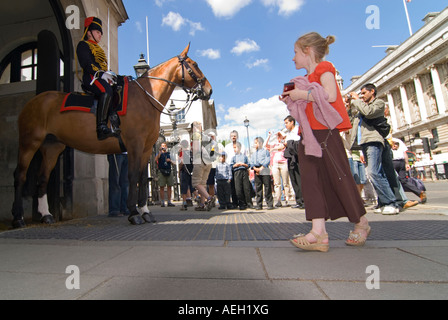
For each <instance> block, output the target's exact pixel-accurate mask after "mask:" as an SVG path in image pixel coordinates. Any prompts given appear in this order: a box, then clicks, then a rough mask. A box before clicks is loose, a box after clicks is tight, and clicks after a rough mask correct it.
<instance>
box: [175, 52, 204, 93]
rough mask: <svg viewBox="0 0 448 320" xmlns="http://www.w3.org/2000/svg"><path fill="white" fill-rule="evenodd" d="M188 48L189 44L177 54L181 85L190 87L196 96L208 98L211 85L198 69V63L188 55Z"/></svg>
mask: <svg viewBox="0 0 448 320" xmlns="http://www.w3.org/2000/svg"><path fill="white" fill-rule="evenodd" d="M189 50H190V44H188V46H187V47H186V48H185V49H184V51H183V52H182V53H181V54H180V55H178V56H177V58H178V59H179V64H180V70H179V72H180V74H179V75H180V76H181V77H182V86H183V87H184V88H188V89H190V90H191V93H193V95H194V96H195V97H196V98H198V99H201V100H208V99H210V97H211V95H212V92H213V90H212V86H211V84H210V82H208V80H207V78H206V77H205V76H204V74H203V73H202V71H201V69H199V66H198V64H197V63H196V62H195V61H193V60H192V59H191V58H190V57H188V51H189Z"/></svg>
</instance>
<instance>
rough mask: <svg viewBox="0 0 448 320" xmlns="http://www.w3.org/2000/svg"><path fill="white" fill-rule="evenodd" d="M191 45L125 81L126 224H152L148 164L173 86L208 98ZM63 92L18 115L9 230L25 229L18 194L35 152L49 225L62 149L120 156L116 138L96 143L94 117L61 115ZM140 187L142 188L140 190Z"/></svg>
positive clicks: (208, 90)
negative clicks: (50, 189)
mask: <svg viewBox="0 0 448 320" xmlns="http://www.w3.org/2000/svg"><path fill="white" fill-rule="evenodd" d="M189 48H190V45H188V46H187V47H186V48H185V50H184V51H183V52H182V53H181V54H180V55H179V56H177V57H174V58H172V59H170V60H168V61H166V62H164V63H162V64H160V65H158V66H156V67H154V68H153V69H151V70H149V71H148V72H147V74H145V75H143V76H142V77H140V78H139V79H137V80H136V81H132V82H130V83H129V88H128V108H127V114H126V115H124V116H122V117H121V137H122V140H123V143H124V145H125V147H126V149H127V151H128V160H129V197H128V203H127V206H128V208H129V211H130V212H131V214H130V216H129V218H128V219H129V222H131V223H132V224H142V223H145V221H146V222H154V220H153V219H154V218H153V217H152V215H151V213H150V212H149V210H148V208H147V206H146V202H147V198H148V195H147V190H146V188H145V187H143V186H145V185H146V183H147V180H146V177H147V164H148V162H149V159H150V156H151V153H152V150H153V145H154V143H155V142H156V141H157V138H158V136H159V130H160V114H161V112H162V111H163V106H165V105H166V104H167V102H168V100H169V98H170V96H171V94H172V93H173V90H174V88H175V87H176V86H178V87H182V88H183V89H184V90H186V91H188V92H190V93H193V95H194V96H195V97H196V98H200V99H202V100H208V99H209V98H210V96H211V94H212V87H211V85H210V83H209V82H208V80H207V79H206V78H205V76H204V75H203V73H202V71H201V70H200V69H199V68H198V65H197V64H196V62H194V61H193V60H191V59H190V58H189V57H188V56H187V54H188V51H189ZM65 95H66V94H65V93H62V92H57V91H48V92H44V93H42V94H40V95H38V96H36V97H35V98H33V99H32V100H31V101H30V102H28V103H27V104H26V106H25V108H24V109H23V111H22V112H21V114H20V116H19V120H18V125H19V154H18V163H17V168H16V170H15V172H14V188H15V198H14V204H13V208H12V214H13V217H14V218H13V223H12V225H13V227H14V228H21V227H24V226H25V222H24V219H23V199H22V192H23V188H24V184H25V182H26V175H27V170H28V167H29V166H30V162H31V160H32V159H33V157H34V154H35V153H36V152H37V151H38V150H40V151H41V153H42V166H41V168H40V171H39V173H38V174H39V180H38V181H39V184H38V199H39V201H38V211H39V213H40V214H41V215H42V222H43V223H49V224H50V223H53V222H54V219H53V217H52V215H51V214H50V212H49V210H48V203H47V184H48V179H49V176H50V173H51V171H52V170H53V168H54V166H55V165H56V162H57V159H58V157H59V155H60V153H61V152H62V151H63V150H64V149H65V148H66V146H69V147H72V148H74V149H77V150H80V151H83V152H87V153H94V154H116V153H121V149H120V145H119V142H118V139H117V138H108V139H106V140H103V141H98V140H97V137H96V122H95V115H93V114H91V113H84V112H77V111H72V112H65V113H61V112H60V106H61V104H62V101H63V99H64V97H65ZM145 170H146V172H145ZM139 187H140V188H139Z"/></svg>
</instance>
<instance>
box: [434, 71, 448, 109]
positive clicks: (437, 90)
mask: <svg viewBox="0 0 448 320" xmlns="http://www.w3.org/2000/svg"><path fill="white" fill-rule="evenodd" d="M431 77H432V82H433V86H434V94H435V95H436V101H437V107H438V108H439V113H440V114H442V115H443V114H445V112H447V109H446V104H445V100H444V99H443V92H442V85H441V83H440V77H439V72H438V71H437V68H436V67H435V66H431Z"/></svg>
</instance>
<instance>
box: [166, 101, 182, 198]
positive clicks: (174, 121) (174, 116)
mask: <svg viewBox="0 0 448 320" xmlns="http://www.w3.org/2000/svg"><path fill="white" fill-rule="evenodd" d="M168 110H169V113H170V120H171V124H172V126H173V133H172V135H171V146H172V147H174V146H175V145H176V142H178V141H179V137H178V136H177V113H178V112H179V109H177V108H176V105H175V104H174V101H173V100H171V104H170V107H169V108H168ZM178 172H179V168H178V163H176V164H175V166H174V175H173V176H174V198H175V199H176V200H177V201H179V200H180V194H179V181H178V179H177V176H178V175H177V173H178Z"/></svg>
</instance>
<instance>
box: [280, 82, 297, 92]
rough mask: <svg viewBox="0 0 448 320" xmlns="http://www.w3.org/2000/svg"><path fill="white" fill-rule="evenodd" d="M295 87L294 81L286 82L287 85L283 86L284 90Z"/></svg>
mask: <svg viewBox="0 0 448 320" xmlns="http://www.w3.org/2000/svg"><path fill="white" fill-rule="evenodd" d="M295 87H296V86H295V84H294V82H288V83H285V86H284V87H283V92H288V91H291V90H294V89H295Z"/></svg>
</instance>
